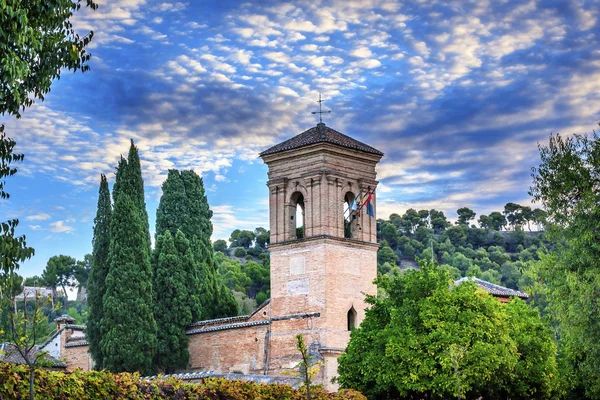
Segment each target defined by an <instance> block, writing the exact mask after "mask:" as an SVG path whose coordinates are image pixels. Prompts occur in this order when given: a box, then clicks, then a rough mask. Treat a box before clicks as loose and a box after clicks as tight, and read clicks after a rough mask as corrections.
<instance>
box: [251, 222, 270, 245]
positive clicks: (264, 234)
mask: <svg viewBox="0 0 600 400" xmlns="http://www.w3.org/2000/svg"><path fill="white" fill-rule="evenodd" d="M254 236H255V238H256V245H257V246H260V247H262V248H263V249H266V248H267V245H268V244H269V243H270V242H271V232H269V231H268V230H266V229H265V228H261V227H258V228H256V229H255V230H254Z"/></svg>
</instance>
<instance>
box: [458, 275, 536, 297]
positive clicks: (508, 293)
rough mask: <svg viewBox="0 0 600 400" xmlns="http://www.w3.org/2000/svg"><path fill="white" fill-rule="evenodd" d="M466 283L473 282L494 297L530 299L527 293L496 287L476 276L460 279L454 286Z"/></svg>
mask: <svg viewBox="0 0 600 400" xmlns="http://www.w3.org/2000/svg"><path fill="white" fill-rule="evenodd" d="M466 281H471V282H473V283H475V284H476V285H477V286H478V287H479V288H480V289H483V290H485V291H486V292H488V293H489V294H491V295H492V296H499V297H512V296H517V297H520V298H521V299H526V298H528V297H529V295H528V294H527V293H524V292H521V291H519V290H514V289H510V288H507V287H504V286H500V285H496V284H493V283H491V282H488V281H484V280H482V279H478V278H475V277H474V276H470V277H464V278H460V279H459V280H457V281H456V282H454V284H455V285H457V286H458V285H460V284H461V283H463V282H466Z"/></svg>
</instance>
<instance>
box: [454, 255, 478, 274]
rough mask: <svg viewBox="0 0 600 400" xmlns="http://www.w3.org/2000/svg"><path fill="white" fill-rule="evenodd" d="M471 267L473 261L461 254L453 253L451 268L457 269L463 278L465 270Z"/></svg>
mask: <svg viewBox="0 0 600 400" xmlns="http://www.w3.org/2000/svg"><path fill="white" fill-rule="evenodd" d="M472 265H473V261H471V259H470V258H467V257H466V256H465V255H464V254H462V253H458V252H457V253H454V256H452V266H453V267H454V268H456V269H458V270H459V271H460V272H461V273H462V274H463V276H464V275H465V274H466V272H467V270H468V269H469V268H470V267H471V266H472Z"/></svg>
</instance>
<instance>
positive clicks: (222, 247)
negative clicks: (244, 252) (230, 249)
mask: <svg viewBox="0 0 600 400" xmlns="http://www.w3.org/2000/svg"><path fill="white" fill-rule="evenodd" d="M213 250H214V251H220V252H222V253H224V252H225V251H226V250H227V242H226V241H224V240H223V239H219V240H215V242H214V243H213Z"/></svg>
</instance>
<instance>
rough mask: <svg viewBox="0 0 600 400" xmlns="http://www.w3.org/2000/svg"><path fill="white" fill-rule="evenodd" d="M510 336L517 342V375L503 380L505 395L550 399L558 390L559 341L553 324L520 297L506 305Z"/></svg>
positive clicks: (516, 397) (502, 394) (503, 393)
mask: <svg viewBox="0 0 600 400" xmlns="http://www.w3.org/2000/svg"><path fill="white" fill-rule="evenodd" d="M505 311H506V314H507V317H508V327H509V331H510V336H511V338H512V339H513V340H514V342H515V343H516V345H517V352H518V357H519V359H518V361H517V365H516V367H515V370H514V375H513V376H512V377H509V378H508V377H506V375H505V376H504V377H505V379H506V378H508V380H507V381H505V382H502V384H501V386H502V389H501V390H500V392H501V393H500V396H499V397H501V398H510V399H550V398H553V397H555V396H556V394H557V390H558V386H559V385H558V383H559V382H558V366H557V361H556V356H555V355H556V344H555V343H554V340H553V333H552V330H551V329H550V327H549V326H548V325H547V324H546V323H544V322H543V321H542V319H541V318H540V313H539V311H538V310H537V309H534V308H531V307H528V306H527V304H526V303H525V302H523V301H521V300H519V299H512V300H511V301H510V302H509V303H508V304H507V305H506V306H505Z"/></svg>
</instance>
